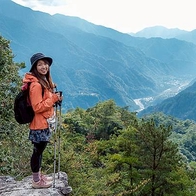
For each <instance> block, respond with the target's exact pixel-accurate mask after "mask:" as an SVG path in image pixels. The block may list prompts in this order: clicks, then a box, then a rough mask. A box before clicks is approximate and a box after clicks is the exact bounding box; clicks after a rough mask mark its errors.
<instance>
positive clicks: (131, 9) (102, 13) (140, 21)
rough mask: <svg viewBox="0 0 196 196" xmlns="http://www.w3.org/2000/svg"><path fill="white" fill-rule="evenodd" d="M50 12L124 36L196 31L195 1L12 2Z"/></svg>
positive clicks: (62, 0) (86, 0)
mask: <svg viewBox="0 0 196 196" xmlns="http://www.w3.org/2000/svg"><path fill="white" fill-rule="evenodd" d="M12 1H14V2H16V3H18V4H20V5H23V6H26V7H29V8H31V9H33V10H39V11H42V12H46V13H49V14H51V15H53V14H55V13H60V14H64V15H67V16H77V17H80V18H82V19H85V20H87V21H88V22H92V23H94V24H97V25H103V26H105V27H109V28H112V29H115V30H117V31H120V32H123V33H136V32H138V31H140V30H142V29H144V28H147V27H153V26H164V27H166V28H169V29H171V28H178V29H181V30H186V31H192V30H194V29H196V11H195V0H12Z"/></svg>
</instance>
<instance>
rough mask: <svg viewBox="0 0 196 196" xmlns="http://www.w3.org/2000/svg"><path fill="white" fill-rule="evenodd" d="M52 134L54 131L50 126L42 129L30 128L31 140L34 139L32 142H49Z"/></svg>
mask: <svg viewBox="0 0 196 196" xmlns="http://www.w3.org/2000/svg"><path fill="white" fill-rule="evenodd" d="M51 135H52V132H51V131H50V129H49V128H47V129H40V130H30V131H29V140H30V141H32V143H40V142H49V141H50V138H51Z"/></svg>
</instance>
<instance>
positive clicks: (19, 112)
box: [14, 83, 44, 124]
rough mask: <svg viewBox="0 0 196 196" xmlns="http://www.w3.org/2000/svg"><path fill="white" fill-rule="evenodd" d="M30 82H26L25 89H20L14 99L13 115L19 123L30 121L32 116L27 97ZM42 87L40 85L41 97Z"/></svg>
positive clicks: (32, 112)
mask: <svg viewBox="0 0 196 196" xmlns="http://www.w3.org/2000/svg"><path fill="white" fill-rule="evenodd" d="M30 84H31V83H28V84H27V88H26V89H25V90H21V91H20V92H19V93H18V95H17V96H16V97H15V100H14V117H15V119H16V121H17V122H18V123H19V124H26V123H30V122H31V121H32V120H33V118H34V115H35V113H34V111H33V108H32V106H31V103H30V99H29V86H30ZM43 93H44V89H43V87H42V97H43Z"/></svg>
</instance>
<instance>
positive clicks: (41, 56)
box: [30, 53, 53, 72]
mask: <svg viewBox="0 0 196 196" xmlns="http://www.w3.org/2000/svg"><path fill="white" fill-rule="evenodd" d="M41 59H46V60H47V61H48V62H49V66H51V64H52V61H53V60H52V58H50V57H47V56H45V55H44V54H42V53H36V54H34V55H33V56H32V57H31V59H30V61H31V69H30V72H31V71H32V69H33V66H34V65H35V63H36V62H37V61H38V60H41Z"/></svg>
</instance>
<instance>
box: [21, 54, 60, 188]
mask: <svg viewBox="0 0 196 196" xmlns="http://www.w3.org/2000/svg"><path fill="white" fill-rule="evenodd" d="M30 61H31V69H30V72H29V73H26V74H25V76H24V78H23V86H25V85H27V84H28V83H29V82H30V83H31V84H30V89H29V97H30V102H31V105H32V108H33V110H34V112H35V116H34V118H33V120H32V122H31V123H30V124H29V128H30V131H29V140H30V141H31V142H32V144H33V153H32V156H31V160H30V165H31V170H32V175H33V180H32V187H33V188H48V187H50V186H51V185H52V180H53V179H52V177H47V176H45V175H43V174H42V173H41V164H42V153H43V151H44V149H45V148H46V146H47V143H48V142H49V140H50V137H51V125H52V123H53V125H54V124H55V122H54V121H52V120H54V119H55V111H54V107H53V106H54V104H55V103H56V102H58V101H62V97H61V96H60V93H55V92H54V87H55V85H54V83H53V82H52V78H51V75H50V66H51V64H52V61H53V60H52V58H50V57H46V56H45V55H44V54H42V53H36V54H34V55H33V56H32V57H31V59H30Z"/></svg>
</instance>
